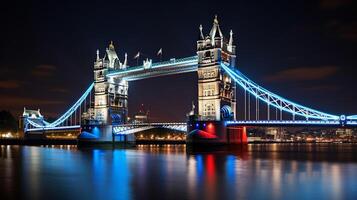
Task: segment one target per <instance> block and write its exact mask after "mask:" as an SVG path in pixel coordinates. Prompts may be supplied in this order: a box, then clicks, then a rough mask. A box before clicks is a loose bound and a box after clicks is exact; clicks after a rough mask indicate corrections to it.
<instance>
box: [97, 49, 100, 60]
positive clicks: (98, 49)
mask: <svg viewBox="0 0 357 200" xmlns="http://www.w3.org/2000/svg"><path fill="white" fill-rule="evenodd" d="M99 59H100V58H99V49H97V61H99Z"/></svg>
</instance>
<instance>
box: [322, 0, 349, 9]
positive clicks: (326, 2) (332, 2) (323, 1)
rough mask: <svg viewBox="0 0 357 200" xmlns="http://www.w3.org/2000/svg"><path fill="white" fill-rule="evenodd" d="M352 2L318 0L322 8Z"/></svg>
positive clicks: (344, 0)
mask: <svg viewBox="0 0 357 200" xmlns="http://www.w3.org/2000/svg"><path fill="white" fill-rule="evenodd" d="M351 3H352V0H320V8H321V9H324V10H330V9H336V8H339V7H342V6H346V5H349V4H351Z"/></svg>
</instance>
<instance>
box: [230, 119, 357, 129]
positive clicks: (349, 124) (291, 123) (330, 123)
mask: <svg viewBox="0 0 357 200" xmlns="http://www.w3.org/2000/svg"><path fill="white" fill-rule="evenodd" d="M226 126H227V127H233V126H266V127H268V126H271V127H298V126H309V127H311V126H314V127H332V128H334V127H335V128H341V127H346V128H354V127H355V128H357V120H346V121H341V120H237V121H227V122H226Z"/></svg>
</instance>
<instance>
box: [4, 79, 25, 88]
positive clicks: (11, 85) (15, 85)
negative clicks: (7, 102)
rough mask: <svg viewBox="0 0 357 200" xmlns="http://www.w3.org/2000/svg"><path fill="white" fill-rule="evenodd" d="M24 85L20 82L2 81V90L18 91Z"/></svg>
mask: <svg viewBox="0 0 357 200" xmlns="http://www.w3.org/2000/svg"><path fill="white" fill-rule="evenodd" d="M22 84H23V82H22V81H18V80H5V81H0V89H16V88H19V87H21V85H22Z"/></svg>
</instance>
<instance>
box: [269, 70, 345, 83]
mask: <svg viewBox="0 0 357 200" xmlns="http://www.w3.org/2000/svg"><path fill="white" fill-rule="evenodd" d="M337 71H338V68H337V67H336V66H323V67H314V68H313V67H300V68H293V69H286V70H283V71H280V72H277V73H275V74H273V75H270V76H268V77H266V80H267V81H272V82H273V81H274V82H276V81H279V82H290V81H311V80H321V79H325V78H327V77H329V76H332V75H333V74H336V72H337Z"/></svg>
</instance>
